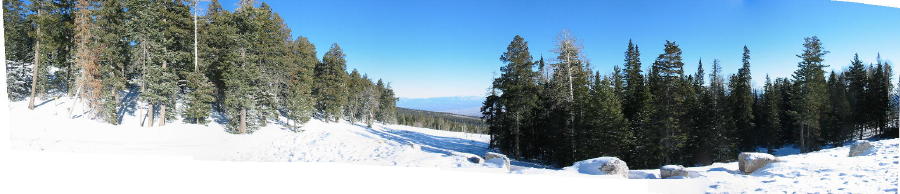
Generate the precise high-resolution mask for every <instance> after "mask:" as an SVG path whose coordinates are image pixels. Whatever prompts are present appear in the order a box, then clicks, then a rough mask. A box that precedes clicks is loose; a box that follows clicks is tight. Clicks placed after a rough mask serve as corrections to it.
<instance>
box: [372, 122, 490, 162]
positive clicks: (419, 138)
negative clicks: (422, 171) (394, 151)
mask: <svg viewBox="0 0 900 194" xmlns="http://www.w3.org/2000/svg"><path fill="white" fill-rule="evenodd" d="M385 129H386V130H385V131H380V130H374V129H372V128H366V130H368V131H369V132H371V133H372V134H376V135H378V136H381V137H382V138H385V139H388V140H391V141H395V142H397V143H400V144H404V145H412V144H420V145H422V151H426V152H432V153H438V154H444V155H453V152H462V153H469V154H474V155H478V156H482V155H484V153H486V152H487V150H488V149H487V147H488V146H487V144H486V143H483V142H478V141H473V140H468V139H461V138H455V137H441V136H434V135H428V134H424V133H419V132H414V131H405V130H396V129H390V128H385Z"/></svg>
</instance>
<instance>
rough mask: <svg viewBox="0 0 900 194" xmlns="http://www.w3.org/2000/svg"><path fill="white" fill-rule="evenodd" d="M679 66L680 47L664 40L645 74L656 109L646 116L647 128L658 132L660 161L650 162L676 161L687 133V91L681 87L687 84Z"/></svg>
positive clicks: (680, 62) (680, 61)
mask: <svg viewBox="0 0 900 194" xmlns="http://www.w3.org/2000/svg"><path fill="white" fill-rule="evenodd" d="M683 66H684V63H683V62H682V58H681V48H679V47H678V44H676V43H675V42H672V41H666V44H665V48H664V53H663V54H660V55H659V57H657V58H656V62H654V63H653V66H652V68H651V71H650V75H649V77H650V79H649V85H650V88H651V91H653V92H654V93H653V96H654V98H652V102H653V104H654V107H655V108H656V111H654V112H653V113H652V115H651V116H650V120H651V124H650V127H651V128H650V129H651V130H652V131H653V132H655V133H657V134H659V137H660V138H659V139H656V140H657V141H658V143H657V145H659V146H660V148H659V154H660V155H659V158H658V159H659V161H658V162H661V163H656V164H654V163H653V162H651V163H650V165H661V164H662V163H669V164H671V163H673V162H680V161H678V160H679V158H678V157H680V154H679V152H681V151H682V148H683V147H684V146H685V144H684V143H685V140H686V132H687V125H686V123H685V122H684V121H683V118H684V115H685V111H687V110H686V109H685V108H686V107H687V106H685V101H686V100H687V99H686V98H687V94H688V91H685V90H684V88H685V87H684V86H685V85H688V84H687V81H686V80H685V79H684V69H683Z"/></svg>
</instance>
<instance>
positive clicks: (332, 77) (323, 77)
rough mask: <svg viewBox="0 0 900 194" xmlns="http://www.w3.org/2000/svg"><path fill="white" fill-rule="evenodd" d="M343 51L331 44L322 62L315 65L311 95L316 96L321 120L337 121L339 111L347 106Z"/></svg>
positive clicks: (340, 116)
mask: <svg viewBox="0 0 900 194" xmlns="http://www.w3.org/2000/svg"><path fill="white" fill-rule="evenodd" d="M345 56H346V55H344V51H343V50H341V47H340V46H338V45H337V44H332V45H331V48H330V49H329V50H328V52H326V53H325V56H323V57H322V62H321V63H319V64H316V68H315V75H316V83H315V85H314V88H313V95H314V96H316V110H317V111H318V112H319V115H320V116H321V118H322V119H323V120H326V121H335V122H336V121H338V119H340V118H342V117H343V116H342V115H341V111H342V110H343V109H344V106H345V105H346V104H347V102H346V100H347V98H345V96H346V94H347V85H346V84H347V81H346V80H347V76H348V75H347V72H346V71H345V69H346V68H347V67H346V66H347V64H346V59H344V57H345Z"/></svg>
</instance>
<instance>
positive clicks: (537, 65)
mask: <svg viewBox="0 0 900 194" xmlns="http://www.w3.org/2000/svg"><path fill="white" fill-rule="evenodd" d="M803 47H804V49H803V51H801V53H800V54H798V55H797V57H799V58H800V62H799V63H798V65H797V67H798V69H797V70H796V71H795V72H794V74H793V76H792V77H791V78H776V79H774V80H772V79H770V78H768V76H767V78H766V82H765V85H764V86H763V87H762V88H756V89H755V88H753V87H751V73H750V50H749V48H747V47H746V46H745V47H744V48H743V60H742V61H741V63H742V66H741V68H740V69H738V71H737V73H736V74H733V75H730V76H728V77H726V76H724V75H722V73H721V71H722V70H721V67H720V62H719V60H713V61H712V65H711V67H712V72H711V73H709V74H706V71H705V70H704V65H703V61H698V63H697V67H696V68H697V70H696V72H695V73H694V74H687V73H685V70H684V66H685V62H684V60H683V58H682V50H681V48H680V47H679V46H678V44H677V43H676V42H673V41H666V43H665V48H664V49H663V51H662V53H661V54H659V55H658V57H657V58H656V60H655V61H653V62H652V64H651V65H650V67H649V68H647V70H648V72H646V73H644V72H643V71H644V70H645V69H644V68H643V67H642V62H641V60H640V50H639V48H638V46H637V44H634V43H633V42H632V41H629V42H628V46H627V48H626V51H625V60H624V63H623V66H624V68H620V67H619V66H618V65H617V66H615V67H614V68H613V71H612V73H611V74H609V75H601V74H600V73H598V72H594V71H593V70H592V69H591V64H590V63H589V62H588V60H587V59H586V58H585V57H584V55H583V54H582V53H581V48H580V47H579V46H578V45H577V44H576V42H575V41H574V38H573V37H571V36H570V35H569V34H568V33H567V32H563V33H562V34H561V35H560V37H559V40H558V42H557V48H556V50H555V52H556V53H557V54H558V55H557V56H556V58H555V59H553V60H552V61H553V62H547V61H545V60H544V59H543V58H541V59H538V60H534V59H533V58H532V55H531V54H530V53H529V50H528V44H527V42H526V41H525V40H524V39H523V38H522V37H520V36H515V37H514V38H513V40H512V42H511V43H510V44H509V46H508V47H507V50H506V52H505V53H503V55H501V56H500V61H502V62H503V63H505V66H503V67H501V68H500V70H501V72H502V74H501V75H500V77H498V78H496V79H495V80H494V81H493V85H492V87H493V90H492V91H493V92H492V93H491V95H490V96H488V97H487V98H486V100H485V102H484V106H483V107H482V112H483V115H484V116H483V118H484V119H485V121H486V122H487V123H488V124H489V134H490V135H491V142H490V145H491V147H493V148H496V149H499V150H500V151H502V152H505V153H507V154H508V155H510V156H512V157H515V158H518V159H527V160H537V161H543V162H546V163H549V164H553V165H556V166H568V165H571V164H572V163H573V162H574V161H579V160H584V159H589V158H594V157H599V156H616V157H619V158H622V159H623V160H625V161H627V162H628V165H629V166H632V167H636V168H656V167H659V166H661V165H666V164H682V165H691V166H693V165H697V164H703V165H707V164H711V163H712V162H718V161H729V160H734V158H735V157H736V156H737V153H738V152H740V151H756V150H757V149H758V148H761V147H762V148H770V149H768V150H769V151H770V152H771V151H773V150H772V149H771V148H777V147H780V146H783V145H785V144H796V145H797V146H798V147H799V148H800V149H801V150H802V151H803V152H809V151H813V150H817V149H819V148H820V147H821V146H824V145H827V144H840V143H842V142H845V141H848V140H853V139H862V138H868V137H871V136H874V135H885V136H894V137H896V136H897V122H898V121H897V112H896V111H897V101H896V100H893V101H892V100H891V99H890V98H891V96H890V95H891V94H890V93H891V91H892V87H893V85H892V84H891V82H890V80H891V76H892V75H893V73H892V70H891V66H890V65H889V64H888V63H885V62H883V61H881V60H880V57H879V60H878V61H876V62H875V64H869V65H866V64H865V63H864V62H862V61H860V60H859V58H858V57H854V58H853V59H852V60H851V62H850V64H851V65H850V67H849V68H848V69H846V70H844V71H842V72H830V73H826V72H825V70H824V68H826V67H828V65H826V64H825V63H823V62H824V61H823V59H824V58H823V57H824V55H826V54H828V51H826V50H825V49H824V47H823V46H822V42H821V41H820V40H819V38H817V37H815V36H813V37H808V38H805V39H804V43H803ZM726 79H727V80H728V81H727V82H726ZM894 98H896V94H895V96H894Z"/></svg>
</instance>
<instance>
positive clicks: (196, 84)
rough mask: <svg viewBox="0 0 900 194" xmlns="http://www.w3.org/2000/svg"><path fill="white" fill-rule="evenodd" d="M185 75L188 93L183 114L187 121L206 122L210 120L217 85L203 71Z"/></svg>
mask: <svg viewBox="0 0 900 194" xmlns="http://www.w3.org/2000/svg"><path fill="white" fill-rule="evenodd" d="M198 70H199V68H198ZM185 77H187V87H186V88H187V91H186V93H187V95H186V97H185V109H184V112H183V113H182V116H183V117H184V120H185V122H187V123H196V124H206V123H207V122H209V120H208V119H209V116H210V114H211V111H212V102H213V101H215V97H214V96H213V94H214V93H215V87H214V86H213V83H212V82H210V81H209V79H208V78H207V77H206V75H204V74H203V73H201V72H191V73H188V74H187V75H186V76H185Z"/></svg>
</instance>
